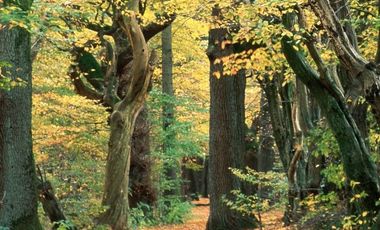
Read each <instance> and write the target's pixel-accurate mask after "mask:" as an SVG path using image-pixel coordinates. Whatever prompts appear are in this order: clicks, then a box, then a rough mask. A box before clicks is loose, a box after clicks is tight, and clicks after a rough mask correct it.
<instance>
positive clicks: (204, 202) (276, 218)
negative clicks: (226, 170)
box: [143, 198, 294, 230]
mask: <svg viewBox="0 0 380 230" xmlns="http://www.w3.org/2000/svg"><path fill="white" fill-rule="evenodd" d="M193 204H195V205H198V206H194V207H193V208H192V215H191V217H190V219H189V220H187V221H186V222H185V223H183V224H176V225H162V226H154V227H150V228H145V229H143V230H205V229H206V224H207V219H208V215H209V212H210V206H209V205H208V204H209V199H206V198H201V199H200V200H199V201H194V202H193ZM283 214H284V213H283V212H282V211H280V210H273V211H269V212H266V213H263V214H262V215H261V219H262V222H263V224H264V226H263V229H265V230H272V229H276V230H290V229H294V228H292V227H284V226H283V223H282V221H281V219H282V216H283Z"/></svg>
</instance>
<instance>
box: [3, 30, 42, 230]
mask: <svg viewBox="0 0 380 230" xmlns="http://www.w3.org/2000/svg"><path fill="white" fill-rule="evenodd" d="M0 60H1V61H3V62H7V63H8V64H10V66H9V67H1V70H2V71H1V73H2V74H4V75H5V77H8V78H10V79H12V80H16V78H20V79H22V80H23V81H24V82H25V85H22V86H16V87H14V88H12V89H10V90H9V91H6V90H4V89H0V226H6V227H9V228H10V229H15V230H23V229H31V230H34V229H42V228H41V226H40V223H39V221H38V216H37V190H36V185H37V177H36V174H35V166H34V159H33V152H32V133H31V114H32V113H31V110H32V76H31V71H32V66H31V57H30V35H29V33H28V32H27V31H25V30H24V29H20V28H13V29H6V28H3V29H1V30H0ZM8 73H9V74H8ZM1 79H2V77H0V80H1Z"/></svg>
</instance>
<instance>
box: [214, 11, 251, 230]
mask: <svg viewBox="0 0 380 230" xmlns="http://www.w3.org/2000/svg"><path fill="white" fill-rule="evenodd" d="M212 11H213V12H212V16H213V17H215V19H216V20H217V19H220V18H222V16H221V9H220V8H219V7H218V6H214V8H213V10H212ZM228 37H230V35H229V33H228V31H227V29H226V28H213V29H211V30H210V32H209V47H208V53H207V54H208V56H209V59H210V96H211V99H210V100H211V101H210V140H209V178H210V179H209V189H210V216H209V219H208V223H207V229H208V230H216V229H242V228H244V227H246V226H249V225H252V223H253V220H252V219H253V218H252V217H249V216H245V217H243V216H241V215H240V214H239V213H237V212H234V211H232V210H231V209H229V208H228V207H227V206H226V204H225V203H224V202H223V199H224V198H230V199H231V198H232V197H231V195H230V192H231V190H234V189H240V183H239V180H238V179H237V178H236V177H235V176H234V175H233V174H232V173H231V171H230V168H241V166H242V159H243V157H244V154H245V140H244V138H245V115H244V112H245V108H244V97H245V86H246V85H245V84H246V80H245V71H239V72H238V74H237V75H235V76H230V75H228V74H226V73H225V69H224V67H223V61H222V60H221V58H223V57H226V56H229V55H231V54H232V53H233V47H232V46H231V45H225V44H223V43H224V42H225V40H228ZM216 60H218V61H220V62H218V63H216V62H215V61H216ZM215 76H218V78H217V77H215Z"/></svg>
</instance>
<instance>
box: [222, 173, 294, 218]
mask: <svg viewBox="0 0 380 230" xmlns="http://www.w3.org/2000/svg"><path fill="white" fill-rule="evenodd" d="M231 171H232V173H233V174H234V175H235V176H237V177H238V178H239V179H240V180H242V181H243V182H247V183H248V184H249V185H252V186H255V187H256V188H257V192H256V193H255V194H252V195H247V194H244V193H243V192H242V191H240V190H233V191H231V193H232V197H233V198H227V197H225V199H224V202H225V203H226V205H227V206H228V207H230V208H231V209H232V210H235V211H237V212H240V213H242V214H243V215H248V216H253V215H255V214H257V216H258V217H259V222H260V225H262V223H261V213H262V212H266V211H269V210H270V209H272V208H276V207H277V208H278V207H281V206H282V205H283V204H284V203H285V202H286V200H285V198H286V195H287V188H288V184H287V180H286V175H285V174H284V173H279V172H274V171H269V172H258V171H255V170H254V169H250V168H248V167H247V168H246V170H245V171H243V170H240V169H231Z"/></svg>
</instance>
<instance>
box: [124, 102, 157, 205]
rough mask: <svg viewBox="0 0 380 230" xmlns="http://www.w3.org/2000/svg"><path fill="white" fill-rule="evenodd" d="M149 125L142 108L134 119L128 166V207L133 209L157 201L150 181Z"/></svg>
mask: <svg viewBox="0 0 380 230" xmlns="http://www.w3.org/2000/svg"><path fill="white" fill-rule="evenodd" d="M149 131H150V124H149V121H148V110H147V108H146V107H145V106H144V107H143V109H142V110H141V112H140V113H139V115H138V116H137V118H136V124H135V130H134V131H133V135H132V153H131V154H132V155H131V166H130V175H129V179H130V190H131V192H130V195H129V207H130V208H135V207H137V205H138V203H144V204H147V205H150V206H154V204H155V203H156V201H157V191H156V188H155V187H154V185H153V181H152V163H153V162H152V161H153V160H152V159H151V157H150V154H149V153H150V143H149V139H150V138H149V137H150V135H149Z"/></svg>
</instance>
